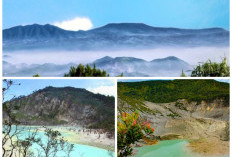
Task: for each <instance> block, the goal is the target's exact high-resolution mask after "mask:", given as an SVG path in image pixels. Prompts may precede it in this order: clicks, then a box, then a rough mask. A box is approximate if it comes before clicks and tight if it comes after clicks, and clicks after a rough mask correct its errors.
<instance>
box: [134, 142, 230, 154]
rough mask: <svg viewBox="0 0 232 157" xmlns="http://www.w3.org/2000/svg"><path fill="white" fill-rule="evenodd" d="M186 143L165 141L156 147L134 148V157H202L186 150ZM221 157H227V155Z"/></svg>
mask: <svg viewBox="0 0 232 157" xmlns="http://www.w3.org/2000/svg"><path fill="white" fill-rule="evenodd" d="M188 143H189V142H188V141H187V140H166V141H160V142H159V143H158V144H156V145H150V146H143V147H137V148H135V149H136V150H138V153H137V154H136V157H203V156H202V155H199V154H196V153H193V152H191V151H189V150H188V149H187V148H186V146H187V145H188ZM212 157H216V156H212ZM221 157H229V155H224V156H221Z"/></svg>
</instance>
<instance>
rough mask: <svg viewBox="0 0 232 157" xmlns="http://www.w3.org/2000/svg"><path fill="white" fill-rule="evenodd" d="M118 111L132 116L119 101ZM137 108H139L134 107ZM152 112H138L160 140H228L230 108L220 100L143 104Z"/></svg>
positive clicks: (183, 100)
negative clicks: (210, 138) (213, 138)
mask: <svg viewBox="0 0 232 157" xmlns="http://www.w3.org/2000/svg"><path fill="white" fill-rule="evenodd" d="M118 103H119V107H121V108H120V110H123V107H124V109H125V111H129V110H130V112H132V110H133V106H131V105H129V104H127V103H126V102H125V101H123V100H121V99H118ZM137 105H139V104H137ZM143 105H145V106H146V107H147V108H148V109H149V110H151V111H153V112H154V113H156V114H152V112H149V113H148V112H146V111H143V112H140V114H141V116H142V117H145V118H146V119H147V120H149V121H150V122H151V126H152V127H153V128H155V136H160V137H161V140H168V139H182V138H183V139H199V138H207V137H212V136H213V137H217V138H219V139H221V140H225V141H226V140H229V129H228V128H229V127H228V126H229V107H228V106H229V105H228V104H225V101H224V100H223V99H215V100H213V101H211V102H205V101H201V103H197V102H188V101H187V100H185V99H182V100H178V101H176V102H171V103H152V102H143Z"/></svg>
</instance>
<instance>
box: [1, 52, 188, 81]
mask: <svg viewBox="0 0 232 157" xmlns="http://www.w3.org/2000/svg"><path fill="white" fill-rule="evenodd" d="M94 64H95V65H96V67H97V68H100V69H102V70H106V72H107V73H108V74H110V76H118V75H119V74H121V73H123V75H124V76H132V77H133V76H164V77H165V76H180V74H181V72H182V70H184V72H185V73H186V74H188V73H189V72H186V71H188V70H192V66H191V65H189V64H188V63H187V62H185V61H183V60H181V59H179V58H176V57H173V56H170V57H166V58H162V59H154V60H152V61H150V62H149V61H146V60H143V59H139V58H134V57H115V58H112V57H109V56H106V57H103V58H100V59H97V60H95V61H94V62H92V63H90V65H91V66H92V67H93V65H94ZM77 65H78V64H77V63H69V64H63V65H58V64H52V63H46V64H41V65H40V64H31V65H28V64H17V65H14V64H11V63H9V62H6V61H3V69H4V73H3V76H22V75H23V76H33V75H35V74H40V76H64V74H65V73H67V72H68V71H69V69H70V67H71V66H77Z"/></svg>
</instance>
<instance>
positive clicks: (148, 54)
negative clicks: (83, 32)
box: [3, 47, 229, 65]
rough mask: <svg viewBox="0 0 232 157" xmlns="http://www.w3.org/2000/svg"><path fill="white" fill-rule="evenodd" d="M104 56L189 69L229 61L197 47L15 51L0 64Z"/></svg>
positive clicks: (222, 51)
mask: <svg viewBox="0 0 232 157" xmlns="http://www.w3.org/2000/svg"><path fill="white" fill-rule="evenodd" d="M105 56H110V57H135V58H140V59H144V60H147V61H151V60H153V59H158V58H165V57H168V56H175V57H178V58H180V59H182V60H184V61H186V62H188V63H189V64H190V65H197V64H198V63H199V62H204V61H207V60H208V59H211V60H212V61H216V62H219V61H221V59H222V58H223V57H227V58H228V59H229V48H228V47H197V48H159V49H149V50H118V51H117V50H114V51H111V52H109V51H51V50H50V51H47V50H32V51H28V50H27V51H15V52H4V53H3V61H6V62H8V63H11V64H21V63H24V64H27V65H30V64H45V63H53V64H68V63H75V64H79V63H82V64H86V63H92V62H93V61H95V60H96V59H100V58H102V57H105Z"/></svg>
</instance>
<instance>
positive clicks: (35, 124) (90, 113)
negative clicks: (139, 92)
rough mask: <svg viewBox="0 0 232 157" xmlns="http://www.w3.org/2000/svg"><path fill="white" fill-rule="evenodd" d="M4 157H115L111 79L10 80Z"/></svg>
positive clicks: (5, 95) (5, 101) (6, 88)
mask: <svg viewBox="0 0 232 157" xmlns="http://www.w3.org/2000/svg"><path fill="white" fill-rule="evenodd" d="M2 84H3V107H2V113H3V121H2V131H3V134H2V148H3V157H9V156H11V155H13V156H17V157H20V156H25V157H29V156H30V157H32V156H33V157H45V156H46V157H54V156H55V157H95V156H96V154H97V156H99V157H100V156H101V157H113V156H115V96H116V84H115V81H114V80H110V79H100V80H96V79H71V80H70V79H5V80H2Z"/></svg>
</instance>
